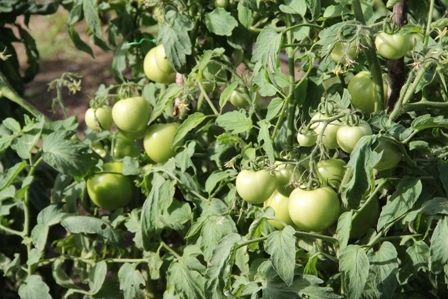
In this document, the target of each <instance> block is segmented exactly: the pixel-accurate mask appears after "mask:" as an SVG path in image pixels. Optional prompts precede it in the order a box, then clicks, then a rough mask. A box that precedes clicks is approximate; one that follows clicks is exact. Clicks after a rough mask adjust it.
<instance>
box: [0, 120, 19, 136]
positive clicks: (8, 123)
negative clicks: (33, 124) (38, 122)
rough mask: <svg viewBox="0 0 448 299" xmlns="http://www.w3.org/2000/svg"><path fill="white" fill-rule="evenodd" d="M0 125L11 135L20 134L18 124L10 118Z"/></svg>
mask: <svg viewBox="0 0 448 299" xmlns="http://www.w3.org/2000/svg"><path fill="white" fill-rule="evenodd" d="M2 124H3V125H4V126H5V128H7V129H8V130H10V131H11V132H12V133H20V131H21V130H22V127H21V126H20V123H19V122H18V121H17V120H15V119H14V118H12V117H8V118H6V119H5V120H3V122H2Z"/></svg>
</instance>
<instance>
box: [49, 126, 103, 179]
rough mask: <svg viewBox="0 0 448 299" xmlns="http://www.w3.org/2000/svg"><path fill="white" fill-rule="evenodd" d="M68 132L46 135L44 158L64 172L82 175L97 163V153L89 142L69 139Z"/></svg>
mask: <svg viewBox="0 0 448 299" xmlns="http://www.w3.org/2000/svg"><path fill="white" fill-rule="evenodd" d="M67 133H68V132H66V131H58V132H54V133H52V134H50V135H47V136H45V137H44V138H43V144H42V150H43V154H42V158H43V160H44V161H45V162H46V163H48V164H49V165H51V166H52V167H53V168H54V169H56V170H58V171H59V172H62V173H63V174H68V175H72V176H82V175H84V174H86V173H87V172H88V171H89V170H90V169H92V168H93V167H94V166H95V165H96V163H97V160H96V155H94V154H93V153H92V152H91V150H90V148H89V146H88V145H87V144H85V143H81V142H76V141H73V140H67V139H66V138H67Z"/></svg>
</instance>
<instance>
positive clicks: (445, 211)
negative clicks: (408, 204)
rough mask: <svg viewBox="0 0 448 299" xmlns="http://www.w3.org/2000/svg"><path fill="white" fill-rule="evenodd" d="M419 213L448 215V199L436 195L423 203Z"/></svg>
mask: <svg viewBox="0 0 448 299" xmlns="http://www.w3.org/2000/svg"><path fill="white" fill-rule="evenodd" d="M418 213H419V214H425V215H448V199H446V198H444V197H435V198H433V199H431V200H428V201H426V202H424V203H423V204H422V206H421V207H420V209H419V210H418Z"/></svg>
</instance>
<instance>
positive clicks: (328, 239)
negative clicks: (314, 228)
mask: <svg viewBox="0 0 448 299" xmlns="http://www.w3.org/2000/svg"><path fill="white" fill-rule="evenodd" d="M295 235H296V236H297V237H306V238H313V239H320V240H322V241H325V242H328V243H331V244H337V243H338V240H337V239H335V238H333V237H330V236H325V235H321V234H316V233H307V232H302V231H296V232H295Z"/></svg>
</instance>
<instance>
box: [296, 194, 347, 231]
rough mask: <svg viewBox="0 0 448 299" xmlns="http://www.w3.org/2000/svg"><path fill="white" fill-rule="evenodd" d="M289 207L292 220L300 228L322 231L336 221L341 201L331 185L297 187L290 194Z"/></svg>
mask: <svg viewBox="0 0 448 299" xmlns="http://www.w3.org/2000/svg"><path fill="white" fill-rule="evenodd" d="M288 209H289V215H290V217H291V220H292V222H293V223H294V224H295V225H296V226H297V227H298V228H299V229H302V230H306V231H313V232H320V231H323V230H324V229H326V228H328V227H330V226H331V225H332V224H333V223H335V222H336V220H337V219H338V217H339V210H340V203H339V198H338V195H337V194H336V192H335V191H334V190H333V189H331V188H330V187H320V188H317V189H314V190H304V189H300V188H297V189H295V190H294V191H292V193H291V195H289V205H288Z"/></svg>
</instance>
